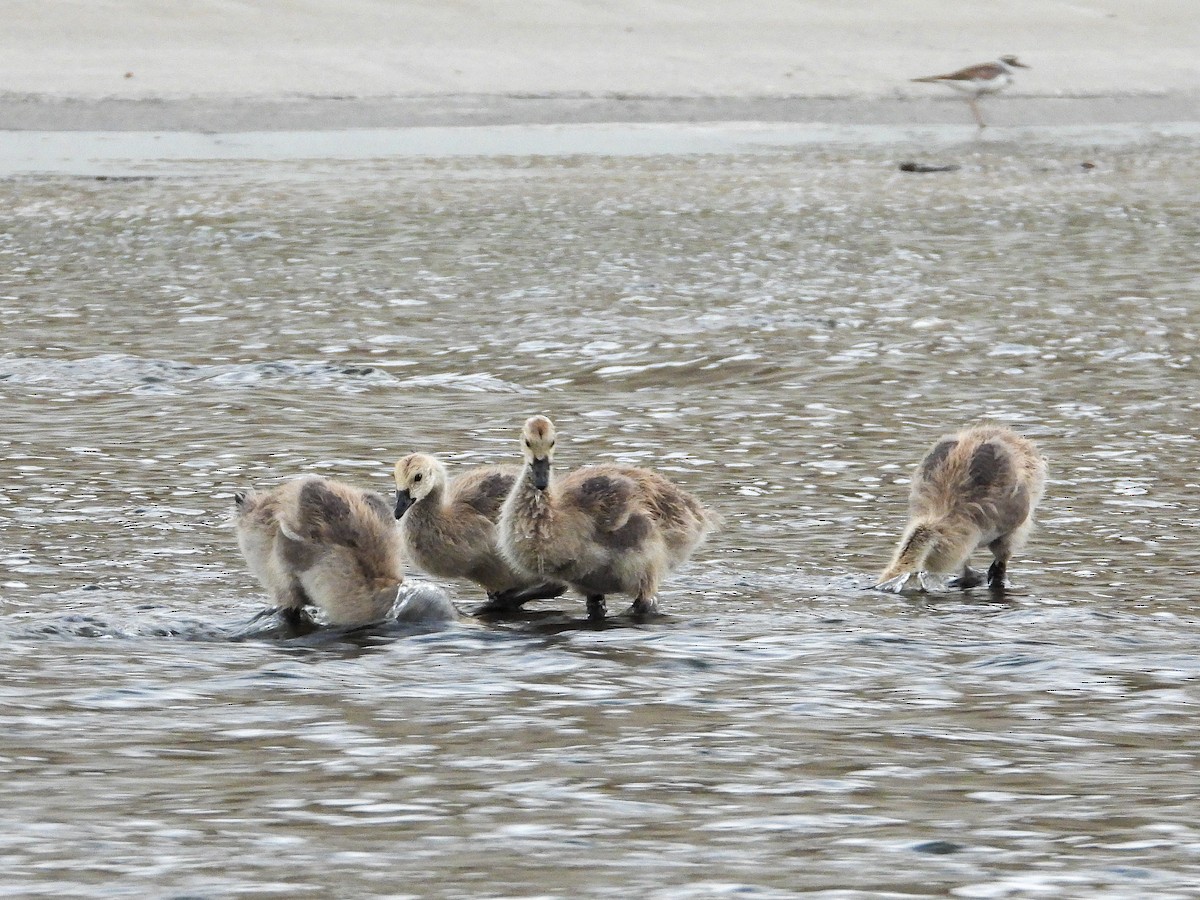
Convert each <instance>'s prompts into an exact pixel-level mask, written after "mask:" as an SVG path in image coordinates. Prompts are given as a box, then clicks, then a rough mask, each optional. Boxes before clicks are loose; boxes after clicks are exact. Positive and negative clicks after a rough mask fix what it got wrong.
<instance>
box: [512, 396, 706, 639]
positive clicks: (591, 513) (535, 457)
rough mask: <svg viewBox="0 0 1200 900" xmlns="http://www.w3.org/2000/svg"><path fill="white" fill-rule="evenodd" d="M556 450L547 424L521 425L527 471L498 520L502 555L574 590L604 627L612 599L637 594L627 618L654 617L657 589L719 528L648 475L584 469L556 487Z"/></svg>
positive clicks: (539, 420) (682, 495)
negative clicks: (608, 601)
mask: <svg viewBox="0 0 1200 900" xmlns="http://www.w3.org/2000/svg"><path fill="white" fill-rule="evenodd" d="M554 444H555V433H554V424H553V423H552V422H551V421H550V420H549V419H547V418H546V417H545V416H534V417H533V418H531V419H529V420H528V421H527V422H526V423H525V427H524V429H523V430H522V432H521V451H522V453H523V454H524V456H525V468H524V469H523V470H522V472H521V476H520V478H518V479H517V482H516V484H514V485H513V489H512V492H511V493H510V494H509V495H508V499H507V500H505V501H504V508H503V510H502V512H501V514H500V546H501V549H502V550H503V552H504V555H505V556H506V557H508V559H509V560H510V561H511V562H512V563H513V564H514V565H516V566H517V567H518V568H519V569H522V570H524V571H526V572H528V573H530V574H531V575H535V576H537V577H540V578H550V579H554V580H559V581H565V582H566V583H567V584H569V585H570V586H571V587H573V588H575V589H576V590H577V591H579V592H580V593H581V594H583V595H584V596H585V597H586V598H587V611H588V617H589V618H591V619H602V618H604V614H605V604H604V596H605V595H606V594H631V595H633V598H634V599H633V605H632V606H631V607H630V608H629V611H630V613H632V614H634V615H636V616H645V615H647V614H650V613H653V612H654V611H655V610H656V609H657V601H656V596H655V595H656V594H657V593H658V586H659V583H660V582H661V581H662V579H663V578H664V577H666V575H667V574H668V573H669V572H671V571H672V570H673V569H674V568H676V567H677V566H678V565H679V564H680V563H682V562H684V561H685V560H686V559H687V558H688V557H689V556H690V555H691V553H692V551H693V550H694V549H695V548H696V547H697V546H698V545H699V544H700V542H701V541H703V540H704V538H705V536H706V535H708V533H709V532H711V531H713V530H714V529H715V528H716V527H717V524H718V518H717V516H715V515H714V514H713V513H710V512H709V511H708V510H706V509H705V508H704V507H703V506H701V505H700V502H699V501H698V500H696V498H695V497H693V496H692V495H691V494H688V493H687V492H685V491H683V490H682V489H680V488H679V487H676V486H675V485H674V484H672V483H671V482H670V481H668V480H667V479H666V478H664V477H663V476H661V475H659V474H658V473H656V472H652V471H650V470H648V469H639V468H634V467H631V466H617V465H598V466H587V467H585V468H582V469H576V470H575V471H574V472H571V473H569V474H567V475H564V476H562V477H561V478H554V477H553V475H552V472H551V469H550V464H551V462H552V461H553V459H554Z"/></svg>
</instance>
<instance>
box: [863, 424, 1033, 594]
mask: <svg viewBox="0 0 1200 900" xmlns="http://www.w3.org/2000/svg"><path fill="white" fill-rule="evenodd" d="M1045 488H1046V461H1045V460H1044V459H1043V458H1042V455H1041V453H1039V452H1038V449H1037V447H1036V446H1034V444H1033V442H1032V441H1029V440H1027V439H1026V438H1023V437H1021V436H1020V435H1018V434H1017V433H1016V432H1014V431H1012V430H1011V429H1009V428H1005V427H1003V426H999V425H975V426H971V427H969V428H964V429H963V430H962V431H959V432H958V433H957V434H951V435H946V436H944V437H942V438H941V439H940V440H939V441H938V442H937V443H936V444H934V445H933V447H932V448H931V449H930V451H929V452H928V453H926V454H925V458H924V459H923V460H921V464H920V465H919V466H918V467H917V471H916V473H915V474H914V475H913V481H912V490H911V492H910V494H909V501H908V505H909V522H908V526H907V527H906V528H905V529H904V535H903V537H901V539H900V543H899V545H898V546H897V547H896V552H895V554H894V556H893V557H892V561H891V563H890V564H889V565H888V567H887V568H886V569H884V571H883V574H882V575H880V576H879V584H877V585H876V587H877V588H879V589H881V590H886V591H894V592H896V593H899V592H900V591H901V590H903V588H904V585H905V583H906V582H907V581H908V580H909V578H910V577H911V576H912V575H913V574H914V573H916V574H917V580H918V582H919V583H920V585H921V587H922V589H924V588H926V580H925V575H926V573H927V572H932V573H936V574H949V573H955V572H957V573H959V574H958V576H957V577H956V578H953V579H952V580H951V581H950V585H951V586H952V587H959V588H964V589H965V588H972V587H977V586H978V585H980V584H982V583H983V581H984V579H983V577H982V576H981V575H980V574H979V573H978V572H976V571H975V570H974V569H972V568H971V567H970V566H969V565H968V564H967V563H968V561H969V559H970V557H971V554H972V553H973V552H974V551H975V550H976V549H978V548H979V547H982V546H985V545H986V546H987V548H988V549H989V550H990V551H991V552H992V558H993V560H992V564H991V565H990V566H989V567H988V571H987V586H988V588H989V589H991V590H993V591H1000V590H1003V588H1004V578H1005V575H1006V574H1007V572H1008V561H1009V559H1011V558H1012V555H1013V553H1015V552H1016V551H1017V550H1019V549H1020V548H1021V546H1022V545H1023V544H1024V543H1025V540H1026V538H1027V537H1028V536H1029V532H1030V531H1031V530H1032V528H1033V511H1034V509H1036V508H1037V505H1038V502H1039V501H1040V500H1041V499H1042V493H1043V492H1044V491H1045Z"/></svg>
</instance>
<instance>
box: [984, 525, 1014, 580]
mask: <svg viewBox="0 0 1200 900" xmlns="http://www.w3.org/2000/svg"><path fill="white" fill-rule="evenodd" d="M988 549H989V550H991V551H992V556H993V557H995V559H994V560H993V561H992V564H991V565H990V566H988V571H987V586H988V590H990V591H1003V590H1004V576H1005V575H1007V574H1008V560H1009V557H1010V556H1011V555H1012V543H1011V542H1010V541H1009V539H1008V535H1005V536H1004V537H998V538H996V540H994V541H992V542H991V543H990V544H988Z"/></svg>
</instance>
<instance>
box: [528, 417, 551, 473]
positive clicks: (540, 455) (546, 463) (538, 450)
mask: <svg viewBox="0 0 1200 900" xmlns="http://www.w3.org/2000/svg"><path fill="white" fill-rule="evenodd" d="M521 452H522V453H523V454H524V455H525V462H526V464H528V466H529V470H530V477H531V478H532V479H533V486H534V487H535V488H537V489H538V490H539V491H544V490H545V489H546V488H548V487H549V486H550V462H551V460H553V459H554V423H553V422H551V421H550V420H549V419H547V418H546V417H545V416H534V417H533V418H532V419H528V420H526V422H525V427H524V428H523V429H522V430H521Z"/></svg>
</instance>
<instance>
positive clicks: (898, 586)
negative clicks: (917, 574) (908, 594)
mask: <svg viewBox="0 0 1200 900" xmlns="http://www.w3.org/2000/svg"><path fill="white" fill-rule="evenodd" d="M910 578H912V572H905V573H903V574H901V575H897V576H896V577H895V578H889V579H887V581H881V582H879V584H877V585H875V590H877V591H886V592H887V593H889V594H899V593H902V592H903V591H904V585H906V584H907V583H908V580H909V579H910Z"/></svg>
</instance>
